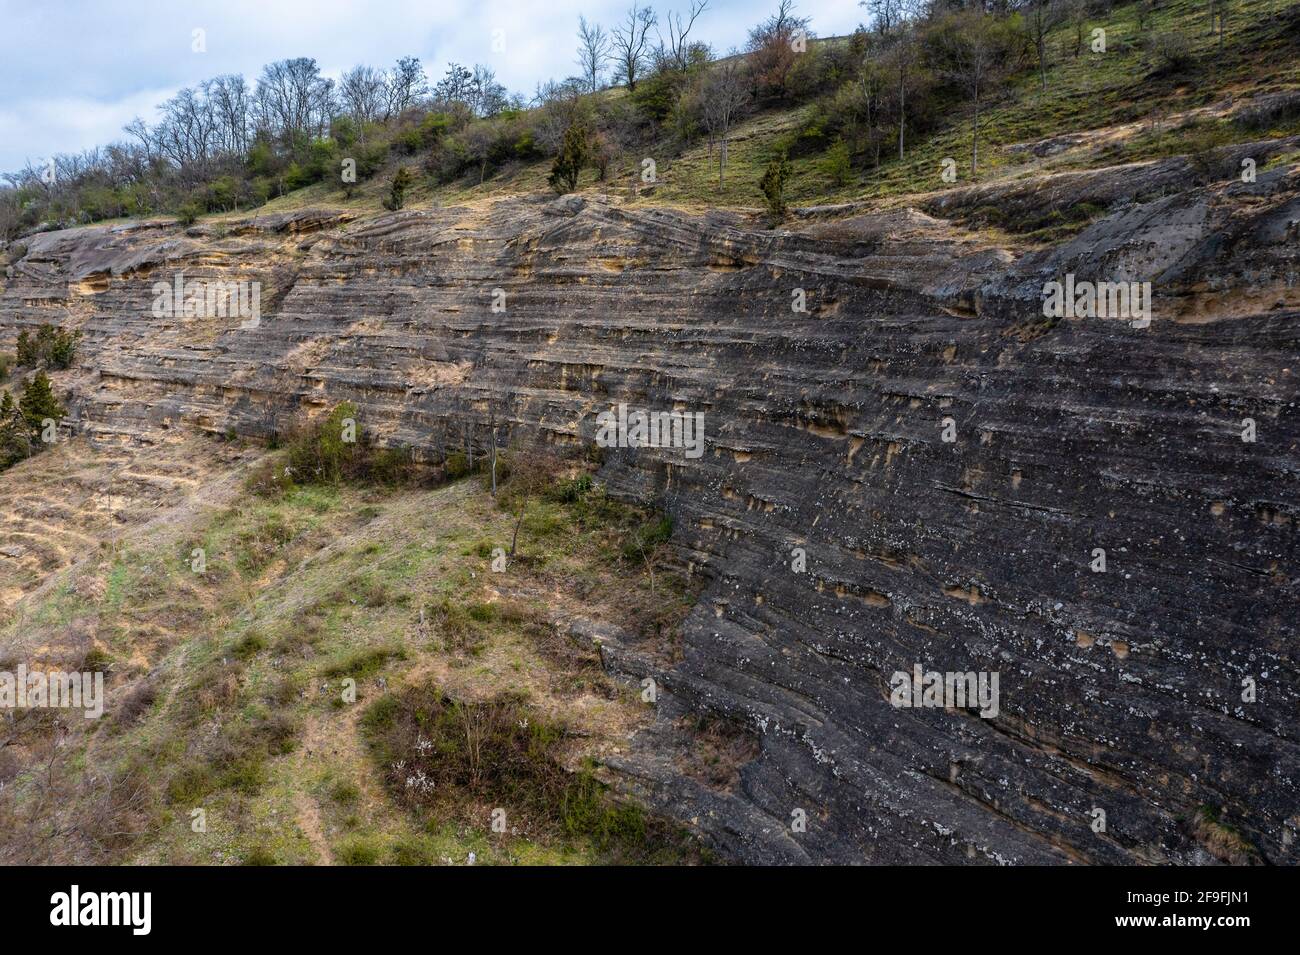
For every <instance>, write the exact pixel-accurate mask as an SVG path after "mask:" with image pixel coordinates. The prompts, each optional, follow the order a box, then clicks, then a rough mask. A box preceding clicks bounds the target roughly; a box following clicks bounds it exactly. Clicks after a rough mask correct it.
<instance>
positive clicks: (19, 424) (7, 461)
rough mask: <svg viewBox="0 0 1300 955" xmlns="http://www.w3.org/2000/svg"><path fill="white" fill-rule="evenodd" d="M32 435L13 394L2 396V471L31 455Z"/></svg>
mask: <svg viewBox="0 0 1300 955" xmlns="http://www.w3.org/2000/svg"><path fill="white" fill-rule="evenodd" d="M31 454H32V436H31V430H30V429H29V428H28V427H27V422H26V421H25V420H24V419H23V416H22V412H20V411H19V410H18V403H17V402H16V401H14V397H13V395H11V394H9V392H7V391H6V392H5V393H4V395H3V396H0V471H3V470H4V469H5V468H10V467H13V466H14V465H15V464H17V463H18V462H19V461H21V460H23V459H24V458H29V457H31Z"/></svg>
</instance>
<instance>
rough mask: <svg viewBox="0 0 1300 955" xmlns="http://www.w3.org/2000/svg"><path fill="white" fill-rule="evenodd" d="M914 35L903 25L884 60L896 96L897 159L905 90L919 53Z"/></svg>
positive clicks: (901, 140)
mask: <svg viewBox="0 0 1300 955" xmlns="http://www.w3.org/2000/svg"><path fill="white" fill-rule="evenodd" d="M917 46H918V44H917V40H916V33H915V31H914V30H913V29H912V28H911V27H910V25H908V24H904V25H903V26H902V27H900V28H899V31H898V33H897V35H896V38H895V40H894V45H893V46H891V47H890V48H889V52H888V54H887V56H886V60H887V63H888V66H889V69H890V72H891V74H892V78H893V83H894V90H895V92H897V94H898V158H899V159H902V158H903V145H904V140H905V137H906V130H907V90H908V88H909V87H910V86H911V85H912V82H913V79H914V76H915V72H916V66H917V61H918V59H919V51H918V49H917Z"/></svg>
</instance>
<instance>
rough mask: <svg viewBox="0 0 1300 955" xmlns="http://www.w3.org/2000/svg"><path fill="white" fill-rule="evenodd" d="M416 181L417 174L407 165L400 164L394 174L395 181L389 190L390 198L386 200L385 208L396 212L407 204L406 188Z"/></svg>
mask: <svg viewBox="0 0 1300 955" xmlns="http://www.w3.org/2000/svg"><path fill="white" fill-rule="evenodd" d="M413 182H415V176H414V174H413V173H412V172H411V170H409V169H407V168H406V167H405V166H398V167H397V172H396V173H394V174H393V183H392V185H391V186H390V187H389V190H388V198H387V199H385V200H384V208H385V209H387V210H389V211H390V212H396V211H397V210H398V209H400V208H402V206H404V205H406V190H407V189H409V188H410V187H411V184H412V183H413Z"/></svg>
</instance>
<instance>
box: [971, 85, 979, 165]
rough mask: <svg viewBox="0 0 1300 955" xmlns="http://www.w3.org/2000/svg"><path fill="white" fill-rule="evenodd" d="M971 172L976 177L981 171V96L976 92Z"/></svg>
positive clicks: (972, 128)
mask: <svg viewBox="0 0 1300 955" xmlns="http://www.w3.org/2000/svg"><path fill="white" fill-rule="evenodd" d="M970 150H971V151H970V174H971V177H972V178H974V177H975V176H976V175H977V174H978V173H979V171H980V96H979V93H976V94H975V122H974V125H973V126H972V127H971V144H970Z"/></svg>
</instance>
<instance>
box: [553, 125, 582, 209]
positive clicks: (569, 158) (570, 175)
mask: <svg viewBox="0 0 1300 955" xmlns="http://www.w3.org/2000/svg"><path fill="white" fill-rule="evenodd" d="M589 138H590V137H589V134H588V132H587V127H586V126H585V125H584V124H583V123H581V122H572V123H570V124H569V128H568V129H566V130H565V131H564V142H563V143H562V144H561V146H560V154H559V155H558V156H556V157H555V163H554V165H552V166H551V175H550V176H549V177H548V178H547V180H546V181H547V182H549V183H550V184H551V188H552V189H554V190H555V191H556V192H558V193H559V194H560V195H564V194H565V193H566V192H573V190H574V189H577V188H578V176H579V175H581V173H582V170H583V167H584V166H586V165H587V163H588V161H589V160H590V158H591V146H590V143H589Z"/></svg>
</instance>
